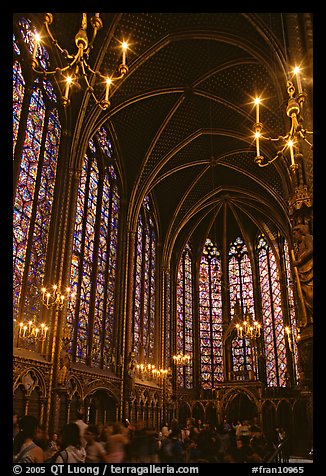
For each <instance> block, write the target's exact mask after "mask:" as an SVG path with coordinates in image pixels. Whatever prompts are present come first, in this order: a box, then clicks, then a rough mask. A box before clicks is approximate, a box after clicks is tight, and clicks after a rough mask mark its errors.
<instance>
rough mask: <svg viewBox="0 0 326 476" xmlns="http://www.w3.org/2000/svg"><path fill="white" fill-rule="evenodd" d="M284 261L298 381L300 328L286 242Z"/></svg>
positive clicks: (286, 243)
mask: <svg viewBox="0 0 326 476" xmlns="http://www.w3.org/2000/svg"><path fill="white" fill-rule="evenodd" d="M283 250H284V261H285V270H286V289H287V296H288V303H289V312H290V327H291V336H292V337H291V339H292V348H293V364H294V376H295V379H296V381H298V379H299V371H298V360H299V355H298V346H297V338H298V327H297V320H296V316H295V307H294V295H293V281H292V279H291V265H290V253H289V246H288V242H287V241H286V240H284V247H283Z"/></svg>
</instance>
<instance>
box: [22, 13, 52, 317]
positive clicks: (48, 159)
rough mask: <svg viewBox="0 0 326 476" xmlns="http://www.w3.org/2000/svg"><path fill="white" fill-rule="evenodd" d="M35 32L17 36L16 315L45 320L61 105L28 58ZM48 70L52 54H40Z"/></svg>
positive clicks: (26, 27) (26, 29) (28, 26)
mask: <svg viewBox="0 0 326 476" xmlns="http://www.w3.org/2000/svg"><path fill="white" fill-rule="evenodd" d="M35 31H36V30H35V28H34V27H33V25H32V23H31V21H30V20H29V19H26V18H21V19H20V21H19V22H18V24H17V28H16V29H15V34H14V36H13V50H14V55H13V152H14V170H15V182H16V189H15V197H14V218H13V293H14V297H13V311H14V318H15V320H16V321H17V320H20V319H22V318H23V317H24V314H28V315H29V316H35V315H41V302H40V299H39V290H40V287H41V285H42V283H43V279H44V275H45V272H46V270H45V264H46V255H47V250H48V244H49V233H50V224H51V215H52V208H53V199H54V189H55V181H56V175H57V162H58V156H59V146H60V138H61V124H60V120H59V113H58V101H57V97H56V94H55V91H54V89H53V87H52V84H51V83H50V82H49V81H48V80H47V79H39V78H37V79H33V76H32V75H31V71H30V70H29V69H28V66H27V65H26V62H25V63H24V62H23V61H22V58H21V57H22V54H23V50H24V53H25V54H28V52H31V51H32V50H33V48H34V33H35ZM37 59H38V61H39V62H40V63H41V64H42V66H43V67H44V68H45V69H47V68H48V67H49V65H48V54H47V51H46V49H45V48H44V47H41V46H40V47H39V48H38V50H37Z"/></svg>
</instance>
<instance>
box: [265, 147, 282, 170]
mask: <svg viewBox="0 0 326 476" xmlns="http://www.w3.org/2000/svg"><path fill="white" fill-rule="evenodd" d="M285 147H286V146H284V147H283V149H281V150H279V151H278V152H277V154H276V155H275V157H274V158H273V159H271V160H268V161H267V162H266V163H265V164H263V163H258V166H259V167H267V165H270V164H271V163H272V162H274V160H276V159H277V158H278V157H279V156H280V154H282V153H283V151H284V149H285Z"/></svg>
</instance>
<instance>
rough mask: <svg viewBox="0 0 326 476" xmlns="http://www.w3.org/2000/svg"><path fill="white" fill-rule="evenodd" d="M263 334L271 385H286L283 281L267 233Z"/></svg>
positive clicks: (261, 241)
mask: <svg viewBox="0 0 326 476" xmlns="http://www.w3.org/2000/svg"><path fill="white" fill-rule="evenodd" d="M256 248H257V254H258V264H259V276H260V289H261V302H262V314H263V335H264V346H265V360H266V375H267V385H268V386H269V387H284V386H286V373H287V359H286V347H285V331H284V322H283V313H282V306H281V302H282V300H281V285H280V278H279V274H278V268H277V263H276V259H275V255H274V253H273V251H272V249H271V247H270V246H269V244H268V243H267V241H266V239H265V236H264V235H263V234H261V235H259V236H258V240H257V247H256Z"/></svg>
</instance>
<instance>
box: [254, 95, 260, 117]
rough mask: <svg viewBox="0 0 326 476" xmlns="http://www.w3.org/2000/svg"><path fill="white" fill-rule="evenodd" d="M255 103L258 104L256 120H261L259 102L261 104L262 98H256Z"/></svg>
mask: <svg viewBox="0 0 326 476" xmlns="http://www.w3.org/2000/svg"><path fill="white" fill-rule="evenodd" d="M255 104H256V122H259V104H260V98H255Z"/></svg>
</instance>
